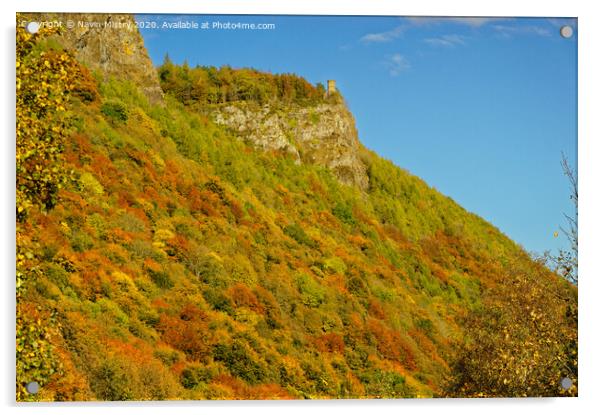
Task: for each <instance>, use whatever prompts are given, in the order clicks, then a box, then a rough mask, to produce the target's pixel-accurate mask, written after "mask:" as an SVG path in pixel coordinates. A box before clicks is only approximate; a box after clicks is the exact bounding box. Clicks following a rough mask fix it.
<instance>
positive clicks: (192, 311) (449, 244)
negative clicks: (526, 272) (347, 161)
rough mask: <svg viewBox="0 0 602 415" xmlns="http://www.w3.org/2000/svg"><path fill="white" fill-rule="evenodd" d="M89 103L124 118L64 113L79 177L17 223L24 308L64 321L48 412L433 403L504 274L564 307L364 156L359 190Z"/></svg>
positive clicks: (142, 108)
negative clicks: (30, 250)
mask: <svg viewBox="0 0 602 415" xmlns="http://www.w3.org/2000/svg"><path fill="white" fill-rule="evenodd" d="M101 96H102V100H103V102H116V101H118V102H120V103H123V104H124V105H125V107H126V109H127V114H128V119H127V121H125V122H121V121H119V120H117V119H116V118H115V117H111V116H107V115H103V113H102V112H101V110H100V103H98V102H96V103H92V104H83V103H81V102H79V101H74V103H73V105H74V107H73V109H72V110H73V113H74V114H75V115H76V117H77V123H76V124H77V132H76V133H74V135H73V138H72V140H71V142H70V143H69V145H68V148H67V149H66V151H65V154H64V159H65V168H66V169H73V171H74V173H73V177H74V180H73V181H72V182H70V184H69V185H67V186H66V188H65V189H63V190H62V191H61V194H60V202H59V204H58V205H57V206H56V207H55V208H54V209H53V210H52V211H50V213H48V214H36V213H32V215H31V216H30V217H29V218H28V220H27V223H26V224H25V226H26V227H27V229H28V235H29V236H28V237H29V238H30V239H31V240H32V241H35V243H37V244H38V246H39V250H40V252H42V253H43V258H44V260H43V262H42V265H41V266H42V269H43V273H42V274H43V276H42V277H41V278H39V279H38V280H37V281H36V282H35V284H34V286H33V287H32V288H31V289H29V290H28V291H27V293H26V295H25V299H24V301H25V302H26V303H27V304H39V305H41V306H42V307H43V308H44V309H49V310H50V309H52V310H56V311H57V313H56V314H57V316H58V317H57V318H58V321H59V322H60V336H57V337H56V339H54V340H53V343H54V345H55V353H56V354H57V355H59V356H60V358H61V360H63V362H64V364H63V376H60V377H58V378H57V379H56V380H55V381H54V382H53V383H51V385H52V387H51V390H52V394H50V395H48V396H47V398H48V399H165V398H181V399H203V398H278V397H295V398H300V397H312V398H316V397H410V396H433V395H440V394H443V393H445V392H444V390H443V387H444V385H445V384H446V382H447V379H448V377H449V374H450V365H452V362H454V361H455V358H456V349H455V347H454V345H455V344H456V343H459V344H462V343H463V342H465V341H467V336H468V333H467V331H466V327H465V319H464V317H465V316H467V315H471V314H472V313H474V312H478V311H479V310H482V309H483V307H484V303H483V301H484V299H485V298H488V297H487V296H486V295H485V293H496V292H502V291H499V287H502V286H504V284H505V283H506V281H509V280H510V279H511V278H512V276H513V275H514V274H513V272H514V271H513V270H514V269H515V268H516V266H517V264H520V265H521V266H523V268H524V267H527V266H528V267H535V268H536V269H537V273H538V275H539V277H538V278H540V280H539V281H542V283H543V284H544V285H545V286H546V289H545V290H543V291H542V292H543V294H542V295H543V296H545V297H546V298H548V297H550V298H551V297H552V294H550V293H557V292H562V293H565V292H569V293H573V291H574V290H571V289H570V288H568V287H567V286H566V284H564V283H563V282H561V281H559V279H558V278H557V277H556V276H554V275H551V274H550V273H549V272H547V271H545V270H544V269H542V268H541V267H538V266H537V265H534V264H532V263H531V262H530V260H529V259H528V257H527V256H526V255H525V254H524V252H523V251H522V250H521V249H520V247H518V246H517V245H516V244H514V243H513V242H512V241H510V240H509V239H508V238H507V237H505V236H504V235H503V234H501V233H500V232H499V231H498V230H497V229H495V228H494V227H493V226H491V225H490V224H488V223H486V222H485V221H483V220H482V219H480V218H479V217H477V216H475V215H473V214H471V213H468V212H466V211H465V210H464V209H462V208H461V207H460V206H459V205H457V204H456V203H454V202H453V201H452V200H451V199H449V198H447V197H445V196H443V195H441V194H440V193H438V192H437V191H435V190H434V189H432V188H430V187H429V186H428V185H426V184H425V183H424V182H423V181H422V180H420V179H419V178H417V177H415V176H412V175H411V174H409V173H408V172H406V171H404V170H402V169H400V168H398V167H396V166H394V165H393V164H392V163H390V162H388V161H386V160H383V159H382V158H380V157H379V156H377V155H376V154H374V153H372V152H370V151H368V150H366V149H363V150H362V158H363V160H364V161H365V163H366V164H367V165H368V166H369V174H370V191H369V192H368V194H361V193H360V192H359V191H358V190H356V189H353V188H350V187H346V186H344V185H341V184H339V183H338V181H337V180H336V179H335V178H334V177H333V176H332V174H331V173H330V172H329V171H327V170H325V169H323V168H319V167H316V166H310V165H301V166H297V165H295V164H294V163H293V161H292V160H290V159H288V158H286V157H283V156H280V155H277V154H267V153H261V152H256V151H254V150H253V149H252V148H250V147H248V146H247V145H245V144H244V143H241V142H239V141H238V140H237V139H236V138H235V137H232V136H231V135H230V134H229V133H228V132H227V131H226V130H224V129H223V128H221V127H219V126H217V125H214V124H213V123H212V122H211V121H210V120H209V119H207V118H206V117H204V116H202V115H200V114H198V113H196V112H194V111H191V110H189V109H188V108H187V107H185V106H183V105H182V104H180V103H179V102H177V101H176V100H175V99H173V98H171V97H169V96H168V97H167V101H166V102H167V104H166V106H165V107H164V108H162V107H153V106H150V105H149V104H148V103H147V102H146V100H145V99H144V98H143V96H142V95H141V94H140V93H139V91H137V90H136V88H135V87H134V86H132V85H130V84H127V83H121V82H116V81H111V82H109V83H106V84H103V85H102V86H101ZM496 290H498V291H496ZM562 295H564V294H562ZM489 297H491V294H490V295H489ZM499 301H501V307H511V304H510V302H506V301H505V300H504V299H502V300H499ZM550 301H552V300H550ZM575 301H576V300H575ZM546 304H547V303H546ZM550 304H552V307H556V308H557V309H558V313H557V314H558V315H560V314H562V312H563V310H564V309H563V308H562V307H564V306H563V305H562V302H553V301H552V303H550ZM548 305H549V304H548ZM559 321H560V320H559ZM558 324H564V323H562V322H559V323H558Z"/></svg>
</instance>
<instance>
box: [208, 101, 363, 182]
mask: <svg viewBox="0 0 602 415" xmlns="http://www.w3.org/2000/svg"><path fill="white" fill-rule="evenodd" d="M211 116H212V118H213V119H214V121H215V122H216V123H218V124H221V125H225V126H227V127H229V128H230V129H231V130H232V131H233V132H234V133H235V134H236V135H237V136H238V137H240V138H241V139H243V140H245V141H247V142H250V143H252V144H253V145H254V146H255V147H257V148H259V149H262V150H266V151H270V150H276V151H282V152H285V153H288V154H290V155H291V156H292V157H293V158H295V159H296V161H297V162H298V163H311V164H317V165H321V166H324V167H327V168H329V169H330V170H332V171H333V172H334V174H335V175H336V176H337V178H338V179H339V180H340V181H341V182H342V183H345V184H347V185H351V186H357V187H359V188H360V189H362V190H366V189H367V188H368V175H367V173H366V166H365V165H364V164H363V163H362V161H361V160H360V157H359V148H360V142H359V140H358V137H357V131H356V128H355V121H354V119H353V116H352V115H351V113H350V112H349V110H348V109H347V107H346V106H345V104H344V103H343V102H336V101H335V102H324V103H321V104H318V105H315V106H307V107H305V106H294V105H291V106H286V107H282V108H276V107H274V106H273V105H265V106H263V107H259V106H257V105H253V104H247V103H244V102H240V103H232V104H228V105H224V106H220V107H218V108H217V109H215V110H213V111H212V112H211Z"/></svg>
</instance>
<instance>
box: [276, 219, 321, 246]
mask: <svg viewBox="0 0 602 415" xmlns="http://www.w3.org/2000/svg"><path fill="white" fill-rule="evenodd" d="M283 232H284V234H285V235H286V236H288V237H290V238H293V239H294V240H295V241H297V243H299V244H302V245H307V246H309V247H310V248H316V247H317V243H316V242H315V241H314V240H313V239H311V238H310V237H309V236H308V235H307V234H306V233H305V231H304V230H303V228H302V227H301V226H299V225H298V224H297V223H293V224H292V225H287V226H285V227H284V229H283Z"/></svg>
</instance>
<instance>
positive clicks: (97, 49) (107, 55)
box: [26, 13, 163, 104]
mask: <svg viewBox="0 0 602 415" xmlns="http://www.w3.org/2000/svg"><path fill="white" fill-rule="evenodd" d="M26 17H27V18H28V19H32V20H37V21H40V22H60V24H61V26H62V27H63V28H64V30H63V32H62V34H61V35H60V36H59V39H58V40H59V42H60V43H61V44H63V46H64V47H65V48H67V49H70V50H74V51H75V53H76V57H77V59H78V60H79V61H80V62H82V63H84V64H85V65H86V66H88V68H90V69H91V70H92V71H100V72H101V73H102V75H103V76H104V77H105V78H108V77H115V78H121V79H127V80H129V81H131V82H133V83H135V84H136V85H137V86H138V87H139V88H140V89H141V91H142V92H143V93H144V94H145V95H146V96H147V97H148V99H149V101H150V102H152V103H154V104H158V103H162V102H163V92H162V90H161V86H160V84H159V78H158V75H157V70H156V69H155V67H154V65H153V63H152V61H151V59H150V58H149V56H148V52H147V50H146V48H145V47H144V40H143V38H142V35H140V32H139V31H138V27H137V26H136V24H135V21H134V17H133V16H132V15H130V14H100V13H85V14H80V13H27V14H26Z"/></svg>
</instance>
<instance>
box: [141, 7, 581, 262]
mask: <svg viewBox="0 0 602 415" xmlns="http://www.w3.org/2000/svg"><path fill="white" fill-rule="evenodd" d="M137 20H138V21H154V22H155V24H157V25H158V27H161V25H162V23H163V22H169V23H174V22H177V21H196V22H198V23H202V22H209V25H210V27H212V25H213V23H214V22H221V23H227V22H243V23H273V24H275V29H273V30H242V29H237V30H233V29H196V30H195V29H160V28H157V29H142V30H141V33H142V35H143V37H144V39H145V43H146V46H147V49H148V51H149V53H150V56H151V59H152V60H153V62H155V64H160V63H161V62H162V61H163V57H164V56H165V54H166V53H169V56H170V58H171V59H172V60H173V61H174V62H176V63H182V62H184V60H187V61H188V63H189V64H190V65H193V66H194V65H197V64H200V65H215V66H221V65H225V64H228V65H231V66H233V67H254V68H257V69H260V70H265V71H270V72H274V73H279V72H292V73H296V74H299V75H301V76H303V77H305V78H306V79H308V80H309V81H310V82H313V83H316V82H322V83H325V82H326V80H327V79H335V80H336V81H337V87H338V88H339V90H340V91H341V93H342V94H343V96H344V97H345V100H346V101H347V103H348V105H349V107H350V109H351V111H352V113H353V114H354V116H355V119H356V122H357V127H358V132H359V136H360V140H361V141H362V142H363V143H364V144H365V145H366V146H367V147H369V148H371V149H372V150H374V151H376V152H377V153H378V154H380V155H381V156H383V157H385V158H388V159H390V160H392V161H393V162H394V163H395V164H397V165H398V166H400V167H403V168H405V169H407V170H409V171H410V172H411V173H413V174H415V175H417V176H419V177H421V178H423V179H424V180H425V181H426V182H427V183H428V184H430V185H431V186H433V187H435V188H436V189H438V190H439V191H441V192H442V193H444V194H446V195H448V196H450V197H452V198H453V199H454V200H456V201H457V202H458V203H460V204H461V205H462V206H464V207H465V208H466V209H468V210H469V211H472V212H475V213H477V214H478V215H480V216H482V217H483V218H485V219H486V220H488V221H490V222H491V223H493V224H494V225H495V226H497V227H498V228H499V229H500V230H502V231H503V232H504V233H506V234H507V235H508V236H510V237H511V238H512V239H514V240H515V241H517V242H518V243H520V244H521V245H523V246H524V247H525V248H526V249H527V250H529V251H538V252H541V251H543V250H545V249H552V250H554V249H556V248H559V247H565V248H566V247H568V244H567V243H566V241H564V239H563V238H562V237H559V238H554V236H553V234H554V232H555V231H556V230H558V226H559V225H564V218H563V212H566V213H569V214H570V213H572V209H573V208H572V205H571V201H570V200H569V190H570V189H569V186H568V181H567V180H566V178H565V177H564V176H563V174H562V170H561V168H560V159H561V153H562V152H564V153H565V154H566V155H567V157H568V159H569V161H570V163H571V164H572V165H576V157H577V39H576V38H577V22H576V20H574V19H559V18H550V19H548V18H496V19H489V18H407V17H405V18H404V17H336V16H333V17H325V16H215V15H213V16H202V15H196V16H177V15H162V16H159V15H150V16H148V15H147V16H142V15H139V16H137ZM563 25H569V26H571V27H572V28H573V30H574V35H573V36H572V37H571V38H568V39H567V38H563V37H562V36H560V34H559V31H560V27H561V26H563Z"/></svg>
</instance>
